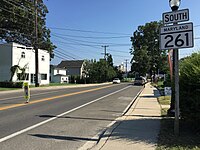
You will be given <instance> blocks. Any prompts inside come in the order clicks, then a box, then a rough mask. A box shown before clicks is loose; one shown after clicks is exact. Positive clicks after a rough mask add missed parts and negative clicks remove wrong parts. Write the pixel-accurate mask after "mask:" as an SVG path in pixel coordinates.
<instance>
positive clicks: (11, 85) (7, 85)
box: [0, 81, 23, 88]
mask: <svg viewBox="0 0 200 150" xmlns="http://www.w3.org/2000/svg"><path fill="white" fill-rule="evenodd" d="M22 86H23V82H7V81H6V82H0V87H4V88H22Z"/></svg>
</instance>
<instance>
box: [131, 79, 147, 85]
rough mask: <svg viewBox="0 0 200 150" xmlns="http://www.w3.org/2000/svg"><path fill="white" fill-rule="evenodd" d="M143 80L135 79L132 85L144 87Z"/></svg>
mask: <svg viewBox="0 0 200 150" xmlns="http://www.w3.org/2000/svg"><path fill="white" fill-rule="evenodd" d="M145 83H146V82H145V79H144V78H143V77H136V78H135V80H134V85H144V84H145Z"/></svg>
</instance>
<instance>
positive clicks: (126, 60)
mask: <svg viewBox="0 0 200 150" xmlns="http://www.w3.org/2000/svg"><path fill="white" fill-rule="evenodd" d="M125 61H126V76H127V72H128V71H127V63H128V59H125Z"/></svg>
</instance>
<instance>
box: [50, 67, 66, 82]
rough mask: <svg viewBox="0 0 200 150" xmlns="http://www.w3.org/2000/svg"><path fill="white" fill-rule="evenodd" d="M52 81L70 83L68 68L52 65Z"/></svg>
mask: <svg viewBox="0 0 200 150" xmlns="http://www.w3.org/2000/svg"><path fill="white" fill-rule="evenodd" d="M50 82H52V83H69V76H68V75H67V70H66V69H64V68H58V67H57V66H54V65H50Z"/></svg>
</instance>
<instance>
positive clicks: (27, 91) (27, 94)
mask: <svg viewBox="0 0 200 150" xmlns="http://www.w3.org/2000/svg"><path fill="white" fill-rule="evenodd" d="M23 88H24V98H25V99H26V103H29V100H30V88H29V84H28V82H24V84H23Z"/></svg>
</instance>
